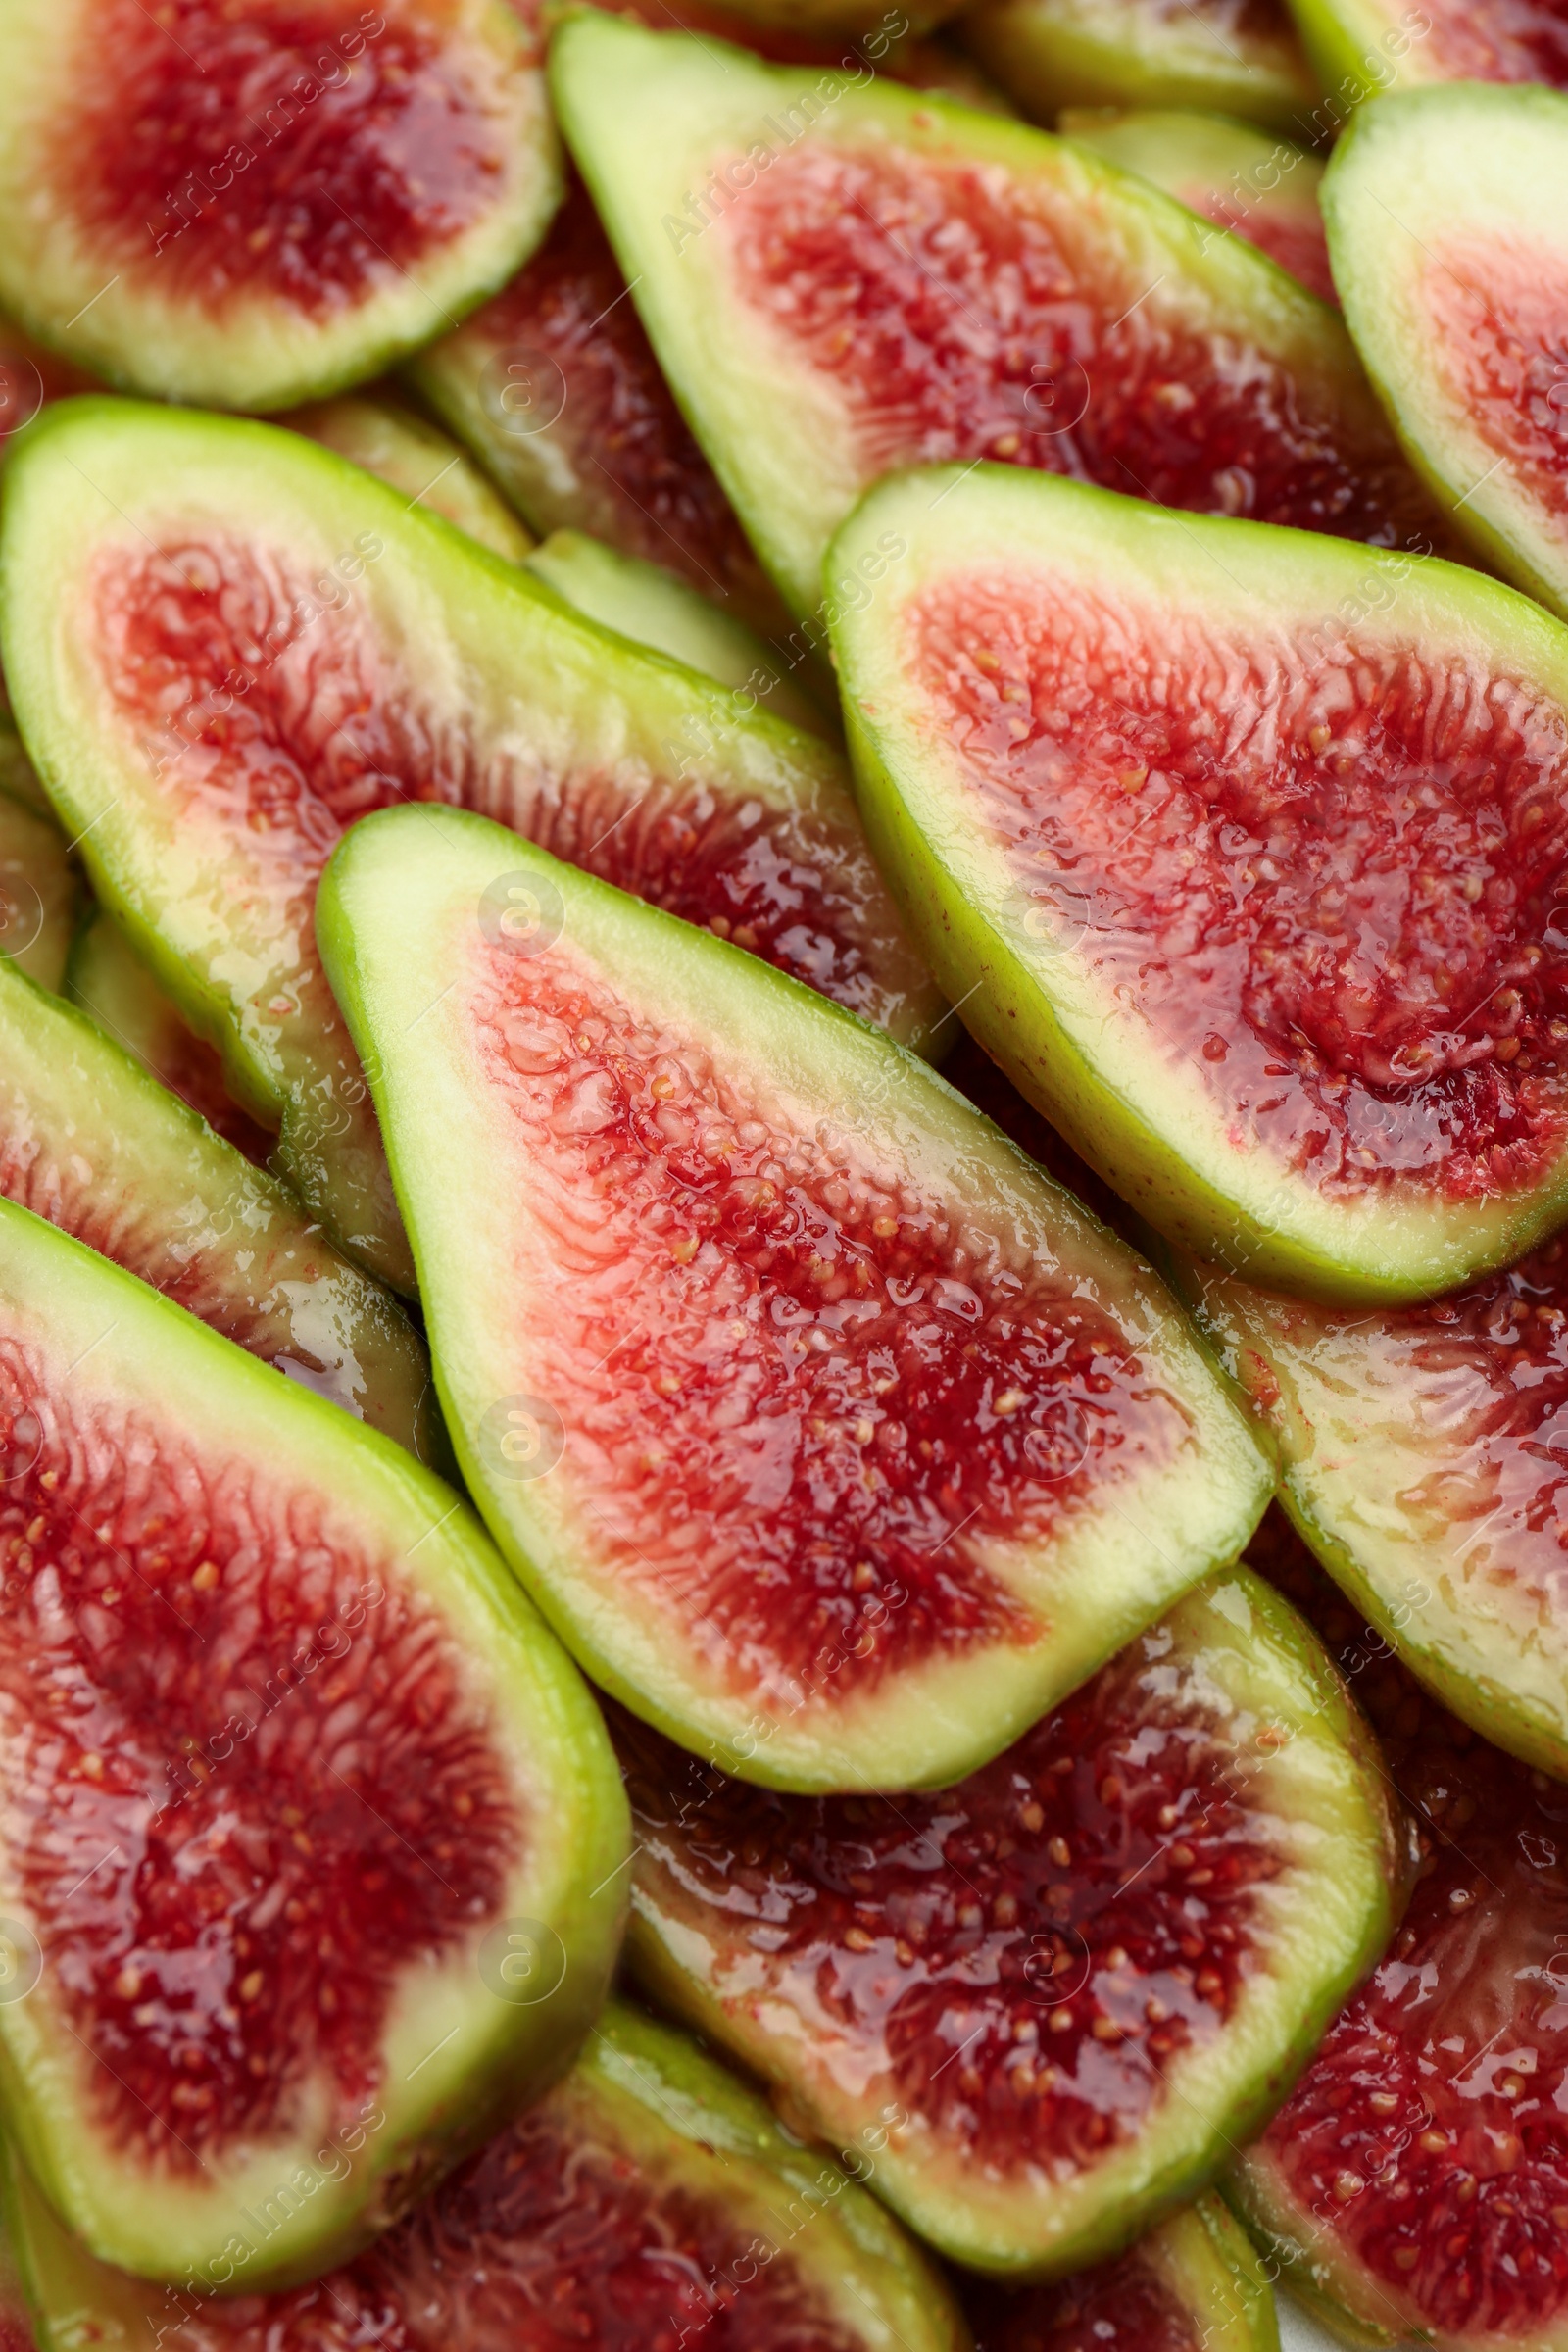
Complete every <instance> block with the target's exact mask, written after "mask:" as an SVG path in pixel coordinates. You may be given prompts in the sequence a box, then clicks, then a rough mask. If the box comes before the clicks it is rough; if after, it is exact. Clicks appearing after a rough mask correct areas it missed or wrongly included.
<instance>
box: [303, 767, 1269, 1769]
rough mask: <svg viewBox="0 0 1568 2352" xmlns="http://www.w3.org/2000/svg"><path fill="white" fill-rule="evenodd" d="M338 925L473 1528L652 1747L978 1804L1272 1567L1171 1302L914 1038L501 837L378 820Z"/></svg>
mask: <svg viewBox="0 0 1568 2352" xmlns="http://www.w3.org/2000/svg"><path fill="white" fill-rule="evenodd" d="M317 919H318V928H319V933H320V938H321V948H322V954H323V956H324V958H325V961H326V968H327V971H328V974H329V976H330V978H331V981H332V985H333V988H334V989H335V990H336V992H337V996H338V1000H339V1002H340V1003H341V1005H343V1007H344V1010H345V1012H346V1014H347V1016H348V1018H349V1021H350V1024H351V1026H352V1029H353V1033H354V1037H355V1040H356V1043H357V1044H358V1045H359V1047H360V1050H361V1053H362V1054H364V1055H366V1057H367V1067H368V1070H369V1071H370V1074H371V1082H372V1085H373V1086H374V1088H375V1093H376V1105H377V1108H378V1110H379V1112H380V1114H381V1121H382V1128H383V1132H384V1133H385V1135H386V1138H387V1149H388V1153H389V1156H390V1158H391V1161H392V1167H393V1172H394V1176H395V1178H396V1182H397V1186H398V1194H399V1199H400V1201H402V1204H403V1209H404V1213H405V1215H406V1217H407V1218H408V1221H409V1230H410V1234H411V1236H412V1239H413V1243H414V1250H415V1255H416V1260H417V1264H418V1267H419V1274H420V1282H421V1286H422V1291H423V1297H424V1300H425V1309H426V1318H427V1328H428V1330H429V1332H430V1335H431V1344H432V1354H433V1357H434V1361H435V1364H436V1367H437V1381H438V1385H439V1387H440V1389H441V1394H442V1397H443V1401H444V1402H445V1404H446V1407H447V1415H448V1421H449V1425H450V1426H451V1429H452V1432H453V1437H454V1441H455V1444H456V1446H457V1449H458V1453H459V1457H460V1459H461V1461H462V1463H463V1466H464V1471H465V1475H466V1479H467V1482H468V1485H469V1487H470V1490H471V1492H472V1493H473V1494H474V1495H475V1496H476V1497H477V1498H479V1500H480V1505H481V1508H482V1509H483V1510H484V1512H485V1513H486V1516H487V1517H488V1519H489V1520H490V1523H491V1525H492V1527H493V1528H494V1530H495V1532H496V1535H497V1540H498V1541H499V1542H500V1543H501V1544H502V1545H503V1547H504V1548H505V1549H506V1551H507V1554H508V1557H509V1558H510V1559H511V1560H512V1561H513V1563H514V1565H515V1568H516V1570H517V1572H518V1574H519V1575H520V1576H521V1577H523V1579H524V1581H525V1582H526V1583H527V1584H528V1586H529V1588H530V1590H531V1591H532V1592H533V1593H535V1594H536V1596H537V1597H538V1599H539V1602H540V1605H541V1607H542V1608H543V1609H544V1610H545V1612H546V1613H547V1615H549V1616H550V1617H551V1619H552V1621H553V1622H554V1623H555V1624H556V1625H557V1626H558V1627H559V1628H560V1629H561V1631H562V1633H563V1635H564V1639H565V1640H566V1642H567V1643H568V1644H569V1645H570V1646H571V1647H572V1648H573V1649H574V1650H575V1651H576V1653H577V1654H578V1656H580V1657H581V1658H582V1659H583V1660H584V1661H585V1662H586V1663H588V1665H589V1670H590V1672H591V1673H592V1674H593V1675H594V1678H595V1680H596V1681H598V1682H600V1683H602V1684H604V1685H605V1687H606V1688H608V1689H609V1690H611V1691H613V1692H614V1693H615V1695H617V1696H618V1697H620V1698H622V1699H623V1700H624V1701H625V1702H626V1703H627V1704H628V1705H629V1706H631V1707H632V1708H633V1709H634V1710H635V1711H636V1712H637V1713H638V1714H640V1715H643V1716H646V1717H647V1718H649V1719H650V1720H652V1721H654V1722H656V1723H658V1724H659V1725H660V1726H661V1727H662V1728H663V1729H664V1730H666V1731H668V1732H669V1733H670V1734H671V1736H672V1737H674V1738H676V1739H678V1740H683V1741H685V1742H686V1743H687V1744H689V1745H693V1746H697V1747H700V1748H703V1749H705V1750H707V1751H708V1752H710V1753H711V1754H712V1755H713V1756H714V1757H715V1758H718V1757H722V1758H724V1759H725V1760H726V1764H727V1768H728V1769H730V1770H733V1771H735V1772H738V1773H740V1774H742V1775H743V1776H744V1777H746V1778H750V1779H757V1780H760V1781H762V1782H765V1783H768V1784H770V1785H773V1786H779V1787H786V1788H809V1789H835V1788H845V1787H859V1786H864V1785H866V1784H869V1785H870V1786H872V1787H875V1788H883V1789H903V1788H909V1787H912V1786H915V1785H930V1784H935V1783H941V1782H943V1781H947V1780H952V1779H953V1778H954V1777H955V1776H956V1774H958V1773H961V1772H964V1771H966V1770H968V1769H970V1768H971V1767H972V1766H973V1765H975V1764H977V1763H979V1762H980V1761H982V1760H983V1759H984V1758H986V1757H988V1756H992V1755H995V1754H996V1752H997V1750H998V1749H999V1748H1001V1747H1003V1746H1005V1744H1006V1742H1007V1741H1008V1740H1010V1739H1012V1738H1014V1737H1016V1735H1017V1734H1018V1732H1020V1731H1021V1730H1022V1729H1023V1727H1024V1725H1025V1724H1027V1723H1030V1722H1032V1721H1033V1720H1034V1718H1035V1717H1036V1716H1037V1715H1038V1714H1039V1713H1040V1711H1041V1709H1042V1708H1043V1707H1048V1706H1051V1705H1054V1703H1055V1701H1056V1700H1057V1699H1058V1698H1059V1697H1060V1696H1061V1694H1062V1693H1063V1692H1064V1691H1069V1690H1071V1689H1073V1688H1074V1686H1075V1685H1077V1684H1078V1683H1080V1682H1081V1681H1082V1680H1083V1679H1084V1677H1085V1676H1086V1675H1087V1674H1089V1673H1091V1672H1092V1671H1093V1669H1094V1668H1095V1667H1096V1666H1097V1665H1098V1664H1099V1663H1100V1662H1101V1660H1102V1659H1103V1658H1104V1657H1106V1656H1107V1655H1108V1654H1109V1653H1110V1652H1111V1651H1112V1650H1113V1649H1115V1648H1116V1647H1117V1645H1118V1644H1119V1643H1120V1642H1123V1641H1125V1640H1127V1639H1128V1638H1129V1637H1130V1636H1131V1635H1132V1634H1133V1633H1135V1632H1137V1631H1138V1629H1139V1628H1140V1627H1142V1626H1144V1625H1147V1624H1148V1623H1149V1622H1150V1620H1151V1619H1152V1617H1154V1616H1155V1615H1157V1614H1158V1612H1159V1610H1160V1609H1161V1608H1163V1607H1164V1606H1166V1604H1167V1603H1168V1602H1169V1600H1170V1599H1171V1598H1172V1597H1173V1596H1174V1595H1175V1594H1176V1593H1180V1592H1182V1591H1183V1590H1185V1589H1186V1587H1187V1586H1189V1585H1190V1584H1193V1583H1194V1582H1196V1581H1197V1580H1198V1578H1200V1577H1201V1576H1202V1575H1204V1574H1206V1573H1207V1572H1208V1571H1209V1569H1211V1568H1212V1567H1213V1566H1215V1565H1217V1564H1218V1563H1220V1562H1223V1561H1225V1560H1227V1559H1229V1558H1231V1557H1233V1556H1234V1554H1235V1552H1236V1551H1237V1550H1238V1549H1239V1548H1240V1545H1241V1544H1242V1542H1243V1541H1245V1538H1246V1535H1247V1533H1248V1531H1249V1530H1250V1527H1251V1525H1252V1524H1253V1521H1254V1519H1255V1517H1256V1515H1257V1513H1258V1511H1259V1509H1260V1507H1261V1500H1260V1497H1261V1495H1262V1494H1263V1492H1264V1491H1265V1490H1266V1487H1267V1483H1268V1482H1267V1478H1266V1474H1264V1472H1263V1468H1262V1464H1261V1461H1260V1458H1259V1456H1258V1454H1257V1452H1256V1451H1255V1449H1254V1448H1253V1447H1252V1446H1250V1443H1249V1441H1248V1440H1247V1438H1246V1434H1245V1430H1244V1429H1243V1427H1242V1425H1241V1423H1240V1421H1239V1419H1237V1418H1233V1415H1232V1412H1231V1409H1230V1408H1229V1407H1228V1406H1226V1405H1224V1404H1223V1402H1222V1400H1221V1398H1220V1397H1219V1394H1218V1390H1217V1385H1216V1384H1215V1383H1214V1382H1213V1379H1212V1376H1211V1374H1210V1373H1209V1372H1208V1371H1207V1369H1206V1367H1205V1366H1204V1365H1203V1363H1202V1362H1201V1356H1200V1353H1199V1351H1198V1350H1197V1349H1196V1348H1195V1347H1194V1344H1193V1342H1192V1340H1191V1338H1190V1336H1189V1335H1188V1333H1187V1332H1186V1331H1185V1329H1184V1328H1183V1325H1182V1322H1181V1319H1180V1317H1179V1316H1178V1315H1176V1314H1175V1312H1174V1311H1173V1307H1172V1302H1171V1300H1170V1299H1169V1297H1168V1295H1167V1294H1166V1293H1165V1292H1164V1291H1163V1290H1162V1289H1161V1288H1160V1286H1159V1285H1158V1284H1157V1283H1155V1282H1154V1280H1153V1279H1152V1276H1151V1275H1150V1273H1149V1271H1148V1269H1147V1267H1145V1266H1144V1265H1143V1264H1142V1263H1141V1262H1140V1261H1139V1260H1138V1259H1136V1258H1134V1257H1133V1255H1132V1254H1131V1252H1130V1251H1128V1250H1125V1249H1123V1247H1122V1246H1121V1245H1120V1244H1119V1243H1118V1242H1116V1241H1115V1240H1114V1239H1113V1238H1112V1237H1111V1236H1110V1235H1109V1234H1107V1233H1105V1232H1104V1231H1103V1229H1102V1228H1100V1227H1099V1226H1097V1225H1096V1224H1095V1223H1094V1222H1093V1220H1092V1219H1090V1218H1089V1217H1087V1216H1086V1215H1085V1214H1084V1213H1083V1212H1082V1211H1081V1210H1080V1209H1079V1208H1078V1206H1077V1204H1076V1202H1074V1201H1071V1200H1070V1199H1069V1198H1068V1196H1067V1195H1066V1194H1064V1193H1061V1192H1059V1191H1058V1190H1057V1189H1056V1188H1055V1187H1054V1185H1052V1184H1051V1183H1050V1182H1049V1181H1048V1180H1047V1179H1046V1178H1045V1177H1043V1176H1042V1175H1041V1174H1040V1172H1039V1171H1038V1170H1037V1169H1035V1168H1034V1167H1032V1166H1031V1165H1030V1163H1029V1162H1028V1161H1027V1160H1025V1159H1024V1158H1023V1156H1022V1155H1021V1153H1019V1152H1016V1151H1015V1150H1014V1149H1013V1147H1012V1146H1010V1145H1009V1144H1008V1143H1007V1142H1006V1140H1005V1138H1004V1137H1003V1136H1001V1135H999V1134H998V1133H997V1131H996V1130H995V1129H994V1128H992V1127H991V1126H989V1125H988V1123H987V1122H986V1121H985V1120H984V1119H982V1118H980V1117H979V1116H978V1115H977V1114H976V1113H975V1112H973V1111H972V1110H970V1109H969V1107H968V1106H967V1105H966V1104H965V1103H962V1102H961V1100H960V1099H959V1098H958V1097H957V1096H956V1095H955V1094H954V1093H953V1091H952V1089H951V1088H949V1087H947V1086H945V1085H944V1084H943V1083H942V1081H941V1080H940V1079H938V1078H936V1077H934V1076H933V1075H932V1074H931V1072H930V1071H929V1070H928V1069H927V1068H926V1067H925V1065H924V1064H923V1063H921V1062H919V1061H917V1060H916V1059H915V1058H914V1057H913V1056H912V1055H911V1054H907V1052H905V1051H904V1050H903V1049H902V1048H901V1047H899V1046H897V1045H895V1044H894V1043H893V1042H892V1041H891V1040H890V1039H889V1038H887V1037H885V1036H883V1035H880V1034H878V1033H877V1032H876V1031H875V1030H873V1029H871V1028H870V1027H869V1026H868V1025H866V1024H865V1023H863V1022H860V1021H857V1020H854V1019H852V1018H851V1017H850V1016H849V1015H848V1014H846V1013H844V1012H843V1011H842V1010H841V1009H840V1008H839V1007H838V1006H836V1005H829V1004H827V1003H826V1002H824V1000H823V999H821V998H820V997H817V996H815V995H813V994H811V993H810V992H809V990H806V989H803V988H802V987H801V986H800V985H799V984H798V983H797V982H793V981H790V980H787V979H785V978H784V977H783V976H782V975H781V974H779V973H776V972H771V971H769V970H768V968H767V966H766V965H765V964H763V963H762V962H761V961H760V959H758V958H757V957H754V956H743V955H740V954H739V953H737V951H736V950H735V949H734V948H733V947H731V946H729V945H728V944H726V943H725V942H724V941H722V940H718V939H714V938H712V937H711V935H709V934H708V933H705V932H703V931H699V930H698V929H697V928H696V927H695V926H693V925H684V926H683V925H680V924H677V923H676V922H674V921H673V920H672V919H671V918H670V917H669V916H668V915H665V914H662V913H661V912H659V911H658V910H657V909H656V908H654V907H647V906H644V905H643V904H642V903H641V902H640V901H638V900H636V899H631V898H628V897H627V896H626V895H625V894H624V893H622V892H619V891H615V890H612V889H611V888H610V887H609V886H608V885H607V884H605V883H602V882H598V881H595V880H593V879H591V878H590V877H589V876H588V875H585V874H581V873H578V872H576V871H574V870H573V869H572V868H570V867H567V866H564V865H561V864H560V863H558V862H557V861H556V860H555V859H554V858H549V857H547V856H546V855H545V854H544V853H543V852H541V851H538V850H535V849H534V848H532V847H531V845H529V844H526V843H524V842H521V841H519V840H518V839H517V838H516V836H515V835H513V834H509V833H507V832H505V831H503V830H502V828H501V827H500V826H498V825H493V824H490V823H487V822H486V820H485V819H484V818H482V817H477V816H469V815H465V814H453V815H452V816H450V817H449V818H448V819H447V821H446V822H445V823H444V824H443V825H442V827H441V829H440V831H439V833H432V832H431V830H430V829H429V828H428V827H427V826H426V824H425V823H424V821H423V819H422V817H421V816H420V814H419V812H418V811H417V810H409V809H385V810H382V811H380V812H379V813H378V814H377V815H376V816H374V817H373V818H367V819H366V820H365V821H364V822H363V823H361V824H359V825H357V826H356V827H355V829H354V831H353V833H352V834H350V835H349V836H348V837H347V839H346V840H345V841H344V842H343V843H342V845H341V847H340V849H339V850H338V852H337V853H336V854H335V856H334V858H333V860H332V863H331V864H330V866H329V867H328V869H327V872H326V875H325V877H324V878H323V881H322V885H321V897H320V904H319V911H318V918H317ZM480 1202H483V1203H485V1204H486V1205H485V1206H484V1207H483V1208H482V1209H481V1208H480V1207H479V1206H478V1205H477V1204H478V1203H480Z"/></svg>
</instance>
